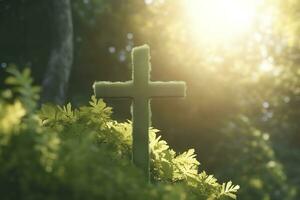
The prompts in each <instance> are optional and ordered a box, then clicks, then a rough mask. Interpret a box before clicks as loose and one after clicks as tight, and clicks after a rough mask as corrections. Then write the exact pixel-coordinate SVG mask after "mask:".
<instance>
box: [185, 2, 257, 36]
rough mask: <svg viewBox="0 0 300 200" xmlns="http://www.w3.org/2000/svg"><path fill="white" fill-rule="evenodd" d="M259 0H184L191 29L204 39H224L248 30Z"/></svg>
mask: <svg viewBox="0 0 300 200" xmlns="http://www.w3.org/2000/svg"><path fill="white" fill-rule="evenodd" d="M258 3H259V0H186V4H185V6H186V12H187V16H188V21H189V24H190V25H191V30H192V31H193V32H195V34H198V35H199V36H201V37H202V38H204V39H206V40H226V39H231V38H234V37H236V36H238V35H241V34H243V33H245V32H247V31H249V30H250V28H251V26H252V25H253V22H254V18H255V15H256V7H257V4H258Z"/></svg>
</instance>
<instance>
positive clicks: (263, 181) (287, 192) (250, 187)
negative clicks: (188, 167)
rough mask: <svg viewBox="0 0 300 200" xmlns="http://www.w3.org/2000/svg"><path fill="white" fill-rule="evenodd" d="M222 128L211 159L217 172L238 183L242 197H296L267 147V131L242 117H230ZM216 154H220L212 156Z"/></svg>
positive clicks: (268, 136)
mask: <svg viewBox="0 0 300 200" xmlns="http://www.w3.org/2000/svg"><path fill="white" fill-rule="evenodd" d="M222 131H223V134H224V136H225V137H223V141H222V142H220V143H216V154H215V155H214V156H215V157H214V158H212V159H214V160H215V162H216V163H217V164H218V165H217V168H218V170H217V171H219V172H220V173H219V175H221V176H223V177H227V176H230V177H232V178H233V180H234V181H236V182H238V183H240V185H241V188H242V189H241V190H240V195H241V196H243V199H245V200H252V199H263V200H269V199H272V200H281V199H285V200H289V199H296V197H295V192H296V188H295V185H293V184H290V183H289V182H288V179H287V175H286V172H285V169H284V167H283V165H282V164H281V163H280V161H279V160H278V158H277V155H276V153H275V151H274V150H273V148H272V146H271V141H270V140H271V138H270V137H271V135H270V134H269V133H266V132H263V131H261V130H259V129H258V128H256V127H254V126H253V124H252V123H251V122H250V120H249V119H248V118H247V117H245V116H240V117H239V118H237V119H234V120H232V121H231V122H230V123H228V125H227V126H226V127H225V128H224V129H223V130H222ZM223 152H226V154H224V153H223ZM220 154H223V157H222V158H218V159H216V155H220ZM232 155H234V159H231V157H232ZM226 161H227V163H226ZM228 161H230V162H229V163H228ZM224 163H226V164H224ZM226 166H227V167H226ZM275 191H276V192H275Z"/></svg>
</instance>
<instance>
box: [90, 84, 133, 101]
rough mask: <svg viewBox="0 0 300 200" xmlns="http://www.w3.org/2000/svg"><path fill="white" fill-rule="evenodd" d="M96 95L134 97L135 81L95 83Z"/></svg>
mask: <svg viewBox="0 0 300 200" xmlns="http://www.w3.org/2000/svg"><path fill="white" fill-rule="evenodd" d="M93 88H94V93H95V95H96V97H98V98H99V97H111V98H116V97H118V98H120V97H121V98H122V97H125V98H132V97H133V94H134V89H133V82H132V81H127V82H109V81H100V82H95V83H94V85H93Z"/></svg>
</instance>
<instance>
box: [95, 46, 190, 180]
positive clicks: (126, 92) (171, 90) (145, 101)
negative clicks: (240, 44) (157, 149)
mask: <svg viewBox="0 0 300 200" xmlns="http://www.w3.org/2000/svg"><path fill="white" fill-rule="evenodd" d="M149 51H150V49H149V47H148V46H147V45H143V46H140V47H135V48H133V50H132V67H133V71H132V81H126V82H114V83H112V82H107V81H102V82H96V83H94V86H93V87H94V92H95V94H96V97H113V98H114V97H121V98H122V97H123V98H124V97H125V98H131V99H132V100H133V103H132V121H133V122H132V160H133V162H134V164H135V165H136V166H137V167H139V168H140V169H141V170H143V172H144V173H145V176H146V178H147V180H149V179H150V164H149V163H150V158H149V157H150V156H149V154H150V152H149V127H150V125H151V120H150V119H151V107H150V99H151V98H153V97H184V96H185V91H186V85H185V83H184V82H180V81H171V82H158V81H157V82H152V81H150V70H151V64H150V62H149V60H150V53H149Z"/></svg>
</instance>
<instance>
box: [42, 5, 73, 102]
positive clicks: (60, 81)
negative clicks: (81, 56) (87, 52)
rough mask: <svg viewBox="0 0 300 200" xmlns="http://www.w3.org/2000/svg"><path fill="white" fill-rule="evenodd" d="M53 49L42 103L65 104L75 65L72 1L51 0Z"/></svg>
mask: <svg viewBox="0 0 300 200" xmlns="http://www.w3.org/2000/svg"><path fill="white" fill-rule="evenodd" d="M48 4H49V7H48V8H49V9H48V10H49V12H50V13H49V16H50V19H49V22H50V24H49V26H50V30H51V32H50V37H51V38H50V40H51V41H50V42H51V49H50V55H49V60H48V65H47V69H46V73H45V77H44V80H43V84H42V87H43V92H42V95H41V101H42V102H52V103H57V104H63V103H64V101H65V98H66V91H67V85H68V81H69V77H70V72H71V68H72V63H73V24H72V14H71V2H70V0H51V1H48Z"/></svg>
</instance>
